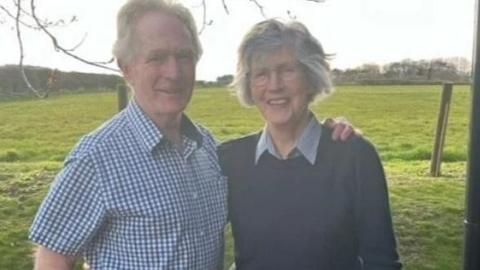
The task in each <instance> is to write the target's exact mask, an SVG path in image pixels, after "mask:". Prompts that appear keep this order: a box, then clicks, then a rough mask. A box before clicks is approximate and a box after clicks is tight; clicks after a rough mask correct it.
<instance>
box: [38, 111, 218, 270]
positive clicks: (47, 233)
mask: <svg viewBox="0 0 480 270" xmlns="http://www.w3.org/2000/svg"><path fill="white" fill-rule="evenodd" d="M182 134H184V136H183V143H184V150H183V153H179V152H178V151H177V150H176V149H175V148H174V147H173V145H172V144H171V143H170V142H169V141H167V140H166V139H164V138H163V136H162V134H161V132H160V131H159V130H158V129H157V128H156V127H155V125H154V123H153V122H152V121H151V120H150V119H149V118H148V117H147V116H146V115H145V114H144V113H143V112H142V110H141V109H140V107H139V106H138V105H137V104H136V103H135V102H134V101H131V102H130V104H129V105H128V107H127V108H126V109H125V110H124V111H122V112H120V113H119V114H117V115H116V116H115V117H113V118H112V119H111V120H110V121H108V122H107V123H105V124H104V125H103V126H101V127H100V128H99V129H97V130H96V131H94V132H93V133H91V134H89V135H87V136H85V137H84V138H83V139H82V140H81V141H80V142H79V143H78V144H77V146H76V147H75V148H74V150H72V152H71V153H70V154H69V156H68V157H67V159H66V161H65V165H64V168H63V169H62V170H61V172H60V173H59V174H58V175H57V177H56V179H55V180H54V182H53V183H52V185H51V187H50V191H49V193H48V195H47V197H46V198H45V200H44V201H43V203H42V205H41V207H40V209H39V211H38V213H37V216H36V217H35V220H34V222H33V224H32V227H31V229H30V234H29V238H30V240H31V241H33V242H36V243H38V244H40V245H42V246H45V247H47V248H49V249H51V250H53V251H56V252H59V253H62V254H65V255H79V254H81V255H83V256H84V257H85V259H86V261H87V263H88V264H89V265H90V267H91V269H95V270H96V269H102V270H104V269H112V270H113V269H115V270H122V269H140V270H141V269H188V270H192V269H198V270H205V269H221V268H222V267H223V261H222V260H223V259H222V258H223V229H224V225H225V223H226V218H227V208H226V203H227V202H226V192H227V191H226V179H225V178H224V176H223V175H222V174H221V172H220V168H219V165H218V160H217V156H216V143H215V141H214V140H213V138H212V136H211V135H210V134H209V132H208V131H207V130H205V129H204V128H202V127H200V126H197V125H194V124H193V123H192V122H191V121H190V120H189V119H188V118H187V117H186V116H184V117H183V119H182Z"/></svg>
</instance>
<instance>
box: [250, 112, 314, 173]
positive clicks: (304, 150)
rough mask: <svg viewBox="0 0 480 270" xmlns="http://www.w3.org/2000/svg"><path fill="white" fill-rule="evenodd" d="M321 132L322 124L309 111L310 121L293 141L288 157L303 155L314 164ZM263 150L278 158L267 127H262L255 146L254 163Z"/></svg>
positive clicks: (278, 155)
mask: <svg viewBox="0 0 480 270" xmlns="http://www.w3.org/2000/svg"><path fill="white" fill-rule="evenodd" d="M321 134H322V126H321V125H320V123H319V122H318V120H317V118H316V117H315V115H314V114H313V113H311V116H310V121H309V122H308V124H307V126H306V127H305V129H304V130H303V132H302V135H301V136H300V137H299V138H298V140H297V142H296V143H295V148H294V149H293V150H292V153H290V154H289V156H290V157H292V158H293V157H296V156H299V155H302V156H304V157H305V158H306V159H307V160H308V162H309V163H310V164H312V165H313V164H315V160H316V158H317V148H318V144H319V142H320V136H321ZM265 151H267V152H269V153H270V154H272V155H273V156H275V157H277V158H279V159H280V154H278V152H277V150H276V149H275V146H274V144H273V141H272V138H271V136H270V134H269V133H268V130H267V127H266V126H265V127H264V128H263V131H262V134H261V135H260V138H259V140H258V142H257V148H256V151H255V164H257V163H258V160H259V159H260V157H261V156H262V154H263V153H265Z"/></svg>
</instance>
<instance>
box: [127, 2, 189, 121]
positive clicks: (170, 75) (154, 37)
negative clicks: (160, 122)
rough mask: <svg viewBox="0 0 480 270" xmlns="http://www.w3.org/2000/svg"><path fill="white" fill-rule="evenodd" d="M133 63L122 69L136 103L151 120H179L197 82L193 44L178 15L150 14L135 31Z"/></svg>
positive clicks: (145, 16) (141, 19) (143, 18)
mask: <svg viewBox="0 0 480 270" xmlns="http://www.w3.org/2000/svg"><path fill="white" fill-rule="evenodd" d="M135 31H136V32H135V34H136V36H135V38H134V39H135V41H134V42H135V44H134V47H135V50H134V52H132V53H133V54H134V56H133V59H132V60H131V61H130V62H127V63H125V64H124V65H122V71H123V74H124V76H125V78H126V80H127V81H128V83H129V84H130V85H131V86H132V87H133V89H134V98H135V101H136V102H137V103H138V104H139V105H140V107H141V108H142V109H143V110H144V111H145V112H146V113H147V114H148V115H149V116H150V117H153V118H155V117H178V116H179V115H180V114H181V113H182V112H183V110H185V108H186V106H187V104H188V102H189V101H190V98H191V96H192V90H193V86H194V82H195V59H194V55H193V43H192V38H191V36H190V33H189V32H188V30H187V28H186V27H185V25H184V24H183V23H182V22H181V21H180V20H179V19H177V18H176V17H175V16H174V15H170V14H168V13H164V12H157V11H155V12H148V13H146V14H145V15H144V16H143V17H142V18H140V19H139V21H138V22H137V25H136V27H135Z"/></svg>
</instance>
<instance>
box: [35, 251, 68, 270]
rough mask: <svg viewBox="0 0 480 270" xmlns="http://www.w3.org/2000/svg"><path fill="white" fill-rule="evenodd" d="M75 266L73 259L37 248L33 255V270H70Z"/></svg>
mask: <svg viewBox="0 0 480 270" xmlns="http://www.w3.org/2000/svg"><path fill="white" fill-rule="evenodd" d="M74 264H75V257H72V256H66V255H63V254H60V253H57V252H54V251H51V250H49V249H47V248H46V247H43V246H38V248H37V252H36V254H35V268H34V270H52V269H55V270H71V269H73V266H74Z"/></svg>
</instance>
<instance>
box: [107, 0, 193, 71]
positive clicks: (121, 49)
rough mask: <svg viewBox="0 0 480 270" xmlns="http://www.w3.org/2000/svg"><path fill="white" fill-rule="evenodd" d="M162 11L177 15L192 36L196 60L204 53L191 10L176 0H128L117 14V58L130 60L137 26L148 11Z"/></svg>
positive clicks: (115, 44) (115, 50)
mask: <svg viewBox="0 0 480 270" xmlns="http://www.w3.org/2000/svg"><path fill="white" fill-rule="evenodd" d="M151 11H162V12H166V13H168V14H171V15H174V16H176V17H177V18H178V19H179V20H180V21H181V22H182V23H183V24H184V25H185V27H186V28H187V30H188V32H189V33H190V35H191V37H192V43H193V44H192V45H193V54H194V57H195V61H198V60H199V59H200V56H201V55H202V46H201V44H200V40H199V38H198V33H197V27H196V25H195V20H194V19H193V16H192V14H191V13H190V11H189V10H188V9H187V8H186V7H185V6H183V5H182V4H180V3H178V2H176V1H175V0H128V2H127V3H125V4H124V5H123V6H122V8H121V9H120V10H119V11H118V14H117V40H116V41H115V43H114V45H113V50H112V53H113V55H114V57H115V58H116V59H117V60H122V61H130V60H132V57H133V54H134V52H135V46H134V45H135V38H136V37H135V26H136V24H137V22H138V20H139V19H140V18H142V16H144V15H145V14H146V13H147V12H151Z"/></svg>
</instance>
